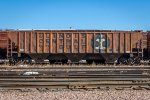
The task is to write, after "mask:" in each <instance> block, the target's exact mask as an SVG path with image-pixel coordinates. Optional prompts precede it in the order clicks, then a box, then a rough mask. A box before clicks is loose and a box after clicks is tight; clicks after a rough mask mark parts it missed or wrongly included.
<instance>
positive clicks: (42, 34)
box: [0, 30, 150, 64]
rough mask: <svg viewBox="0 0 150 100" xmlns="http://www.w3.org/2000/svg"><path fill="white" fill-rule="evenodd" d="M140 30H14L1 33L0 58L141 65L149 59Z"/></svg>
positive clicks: (147, 46)
mask: <svg viewBox="0 0 150 100" xmlns="http://www.w3.org/2000/svg"><path fill="white" fill-rule="evenodd" d="M148 38H150V35H149V34H148V32H143V31H111V30H15V31H1V32H0V57H1V59H4V58H7V59H12V61H15V62H17V61H35V62H44V61H49V62H50V63H55V62H62V63H67V62H80V61H81V60H85V61H86V62H87V63H93V62H95V63H114V62H117V63H123V64H129V63H130V64H133V63H140V61H141V59H145V60H147V59H149V57H148V51H150V49H148V48H149V47H150V43H149V41H147V40H148Z"/></svg>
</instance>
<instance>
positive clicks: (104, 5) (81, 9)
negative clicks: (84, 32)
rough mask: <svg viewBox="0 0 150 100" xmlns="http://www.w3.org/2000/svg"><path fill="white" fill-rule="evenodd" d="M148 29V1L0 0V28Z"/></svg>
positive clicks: (149, 20) (149, 5) (149, 4)
mask: <svg viewBox="0 0 150 100" xmlns="http://www.w3.org/2000/svg"><path fill="white" fill-rule="evenodd" d="M69 27H72V28H73V29H103V30H104V29H112V30H150V0H0V29H6V28H7V29H69Z"/></svg>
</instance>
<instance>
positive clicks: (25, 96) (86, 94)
mask: <svg viewBox="0 0 150 100" xmlns="http://www.w3.org/2000/svg"><path fill="white" fill-rule="evenodd" d="M0 100H150V91H147V90H93V91H84V90H81V91H54V92H52V91H46V92H38V91H36V92H19V91H9V92H0Z"/></svg>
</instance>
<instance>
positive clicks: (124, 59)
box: [118, 57, 128, 65]
mask: <svg viewBox="0 0 150 100" xmlns="http://www.w3.org/2000/svg"><path fill="white" fill-rule="evenodd" d="M118 63H119V64H125V65H126V64H128V58H126V57H120V58H119V59H118Z"/></svg>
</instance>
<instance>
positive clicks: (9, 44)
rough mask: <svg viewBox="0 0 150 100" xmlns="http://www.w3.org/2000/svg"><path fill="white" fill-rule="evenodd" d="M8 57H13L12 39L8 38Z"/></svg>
mask: <svg viewBox="0 0 150 100" xmlns="http://www.w3.org/2000/svg"><path fill="white" fill-rule="evenodd" d="M7 58H8V59H9V58H12V42H11V40H8V45H7Z"/></svg>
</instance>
